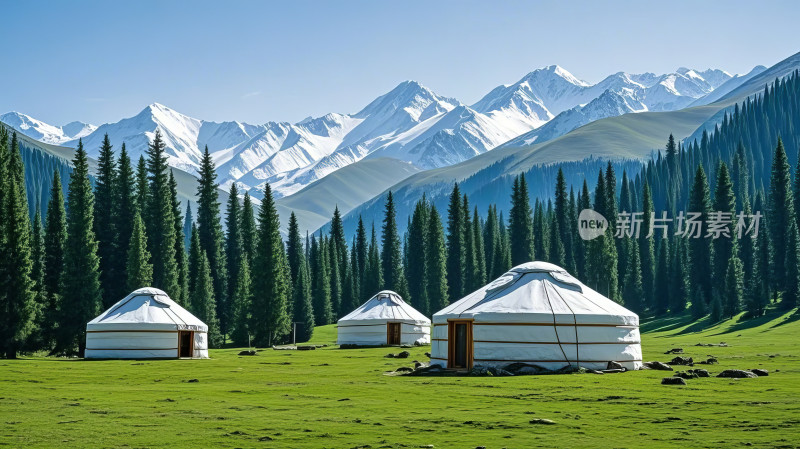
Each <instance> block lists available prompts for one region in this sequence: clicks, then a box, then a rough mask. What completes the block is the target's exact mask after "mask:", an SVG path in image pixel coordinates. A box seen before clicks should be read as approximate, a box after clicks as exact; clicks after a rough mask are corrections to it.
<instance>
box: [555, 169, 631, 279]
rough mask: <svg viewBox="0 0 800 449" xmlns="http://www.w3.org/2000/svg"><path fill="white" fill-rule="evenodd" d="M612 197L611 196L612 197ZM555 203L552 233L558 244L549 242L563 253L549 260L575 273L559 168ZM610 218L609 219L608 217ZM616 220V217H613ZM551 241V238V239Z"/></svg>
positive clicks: (567, 204) (567, 202) (565, 199)
mask: <svg viewBox="0 0 800 449" xmlns="http://www.w3.org/2000/svg"><path fill="white" fill-rule="evenodd" d="M608 170H609V172H610V173H611V174H612V175H613V170H612V168H611V162H609V163H608ZM612 197H613V195H612ZM555 198H556V201H555V227H554V229H556V228H557V231H556V232H555V233H554V234H555V235H557V236H558V240H559V242H558V243H556V244H555V245H553V243H552V242H551V248H552V247H554V246H555V247H556V248H558V247H560V248H562V251H563V253H564V255H563V257H562V256H561V255H560V254H559V255H555V256H554V255H553V254H551V255H550V257H551V259H553V258H555V259H557V260H558V262H556V261H553V263H555V264H556V265H559V264H560V265H561V266H563V267H564V268H566V270H567V271H569V272H570V273H574V272H575V259H574V253H573V250H572V234H571V233H570V224H569V222H568V221H567V220H568V219H569V197H568V196H567V181H566V179H565V178H564V171H563V170H562V169H561V167H559V168H558V175H557V177H556V197H555ZM609 218H610V217H609ZM614 218H616V217H614ZM551 239H552V237H551Z"/></svg>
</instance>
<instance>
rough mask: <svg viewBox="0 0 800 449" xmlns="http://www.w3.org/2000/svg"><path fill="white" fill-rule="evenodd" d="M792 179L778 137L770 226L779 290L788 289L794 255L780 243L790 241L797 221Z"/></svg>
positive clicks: (773, 272)
mask: <svg viewBox="0 0 800 449" xmlns="http://www.w3.org/2000/svg"><path fill="white" fill-rule="evenodd" d="M791 182H792V175H791V168H790V166H789V161H788V159H787V157H786V151H784V149H783V142H782V141H781V139H778V146H777V148H776V150H775V157H774V159H773V160H772V176H771V179H770V194H769V202H770V203H769V213H768V215H767V223H768V225H769V234H770V239H771V240H772V243H773V245H774V246H773V257H772V275H773V281H774V283H775V287H776V289H777V290H779V291H785V290H786V289H787V287H788V278H787V272H788V269H789V267H787V266H786V265H785V264H786V261H787V260H790V258H791V257H792V254H791V251H792V248H791V247H789V246H785V247H782V245H780V243H782V242H788V241H789V239H790V238H791V236H790V234H789V231H790V230H791V227H790V226H789V225H790V223H792V222H795V224H796V218H795V211H794V200H793V197H792V187H791Z"/></svg>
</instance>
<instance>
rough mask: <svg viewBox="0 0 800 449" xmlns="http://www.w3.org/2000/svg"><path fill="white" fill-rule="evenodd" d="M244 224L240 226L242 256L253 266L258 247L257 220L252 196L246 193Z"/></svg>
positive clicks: (243, 209) (243, 207)
mask: <svg viewBox="0 0 800 449" xmlns="http://www.w3.org/2000/svg"><path fill="white" fill-rule="evenodd" d="M241 218H242V222H241V224H240V225H239V226H240V229H241V234H242V254H243V256H244V257H246V258H247V262H248V264H249V265H250V266H251V267H252V266H253V255H254V253H255V247H256V219H255V215H254V213H253V203H252V201H251V200H250V194H249V193H247V192H245V193H244V199H243V200H242V217H241Z"/></svg>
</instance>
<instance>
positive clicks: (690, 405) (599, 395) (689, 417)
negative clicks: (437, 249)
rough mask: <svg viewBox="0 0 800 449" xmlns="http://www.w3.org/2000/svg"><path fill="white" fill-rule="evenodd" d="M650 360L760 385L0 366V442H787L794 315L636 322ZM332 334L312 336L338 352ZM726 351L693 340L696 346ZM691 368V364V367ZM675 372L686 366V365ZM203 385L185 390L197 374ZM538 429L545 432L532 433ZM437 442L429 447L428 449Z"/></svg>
mask: <svg viewBox="0 0 800 449" xmlns="http://www.w3.org/2000/svg"><path fill="white" fill-rule="evenodd" d="M642 329H643V330H646V332H644V333H643V335H642V348H643V350H644V354H645V359H646V360H660V361H665V362H668V361H669V360H670V359H671V358H672V357H673V356H672V355H665V354H664V352H666V351H667V350H669V349H672V348H675V347H681V348H683V349H684V351H685V354H683V355H684V356H687V357H693V358H694V359H695V360H701V359H702V360H704V359H706V358H708V355H709V354H710V355H713V356H715V357H717V358H718V359H719V364H718V365H707V366H706V365H704V366H700V367H702V368H707V369H708V370H709V371H710V372H711V373H712V376H713V375H715V374H717V373H719V372H721V371H722V370H724V369H729V368H739V369H753V368H763V369H767V370H769V376H768V377H760V378H756V379H739V380H734V379H721V378H716V377H711V378H700V379H692V380H688V381H687V382H688V385H687V386H665V385H661V379H662V378H663V377H668V376H670V375H671V374H672V373H671V372H666V371H635V372H628V373H623V374H606V375H595V374H572V375H555V376H523V377H397V376H386V375H384V373H385V372H387V371H392V370H394V369H396V368H398V367H400V366H411V365H412V361H413V360H421V361H427V358H426V357H425V356H424V354H423V353H424V352H426V351H429V349H428V348H427V347H421V348H413V349H410V350H409V351H410V352H411V356H410V357H409V358H408V359H404V360H398V359H387V358H384V355H385V354H386V353H388V352H390V351H391V352H398V350H397V349H394V350H392V349H387V348H373V349H359V350H340V349H336V348H334V347H332V346H331V347H326V348H322V349H318V350H315V351H273V350H265V351H261V352H259V353H258V355H257V356H254V357H252V356H251V357H241V356H237V354H238V352H239V350H238V349H226V350H211V357H212V359H211V360H166V361H153V360H149V361H120V360H117V361H93V362H84V361H81V360H77V359H53V358H38V357H36V358H27V359H22V360H17V361H13V360H2V361H0V371H2V372H3V373H4V375H3V376H0V391H2V393H0V414H1V415H2V416H3V431H2V432H0V445H7V446H11V447H55V446H58V447H154V446H157V447H262V446H263V447H291V448H296V447H362V448H366V447H372V448H378V447H437V448H440V447H476V446H486V447H534V446H545V447H609V446H611V447H640V446H643V445H644V446H654V447H663V446H673V445H676V444H680V445H682V446H684V447H714V448H722V447H742V446H745V445H747V446H750V445H752V446H754V447H793V446H794V445H796V443H797V441H796V436H797V430H796V428H797V426H798V424H800V418H798V411H800V405H798V404H800V349H798V347H797V345H796V336H797V335H798V333H800V321H799V320H798V316H797V315H796V314H795V315H789V314H786V315H781V314H772V315H768V316H766V317H762V318H759V319H757V320H753V321H748V320H742V319H741V318H736V319H733V320H729V321H725V322H723V323H721V324H718V325H715V326H712V327H708V328H705V327H704V323H703V322H700V323H696V324H690V323H689V322H687V321H686V319H685V318H674V319H661V320H655V321H650V322H647V323H645V324H644V325H643V327H642ZM334 339H335V327H334V326H326V327H323V328H317V330H316V336H315V339H314V341H315V342H316V343H325V342H327V343H332V342H333V340H334ZM720 342H726V343H727V345H728V346H727V347H705V346H696V345H697V344H698V343H703V344H718V343H720ZM696 367H697V366H696ZM679 368H680V367H679ZM193 379H196V381H192V382H190V380H193ZM537 419H547V420H551V421H553V422H554V424H552V425H542V424H537V423H536V421H535V420H537ZM429 445H433V446H429Z"/></svg>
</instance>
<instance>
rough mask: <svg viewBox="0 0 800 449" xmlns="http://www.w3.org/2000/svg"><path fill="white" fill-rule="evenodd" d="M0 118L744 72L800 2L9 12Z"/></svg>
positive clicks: (780, 42)
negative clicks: (545, 78)
mask: <svg viewBox="0 0 800 449" xmlns="http://www.w3.org/2000/svg"><path fill="white" fill-rule="evenodd" d="M2 9H3V17H4V18H3V21H2V24H0V41H2V42H3V43H4V51H3V56H4V59H5V63H4V64H3V69H2V70H0V85H2V86H3V92H2V94H0V113H2V112H6V111H10V110H17V111H20V112H24V113H27V114H29V115H32V116H34V117H36V118H39V119H41V120H44V121H46V122H48V123H52V124H56V125H60V124H64V123H66V122H69V121H72V120H82V121H87V122H91V123H95V124H100V123H104V122H110V121H117V120H119V119H120V118H123V117H129V116H132V115H134V114H136V113H137V112H139V111H140V110H141V109H142V108H144V107H145V106H146V105H148V104H150V103H153V102H159V103H163V104H165V105H167V106H170V107H172V108H174V109H176V110H178V111H180V112H183V113H185V114H188V115H190V116H193V117H197V118H202V119H206V120H216V121H221V120H241V121H247V122H251V123H263V122H266V121H269V120H275V121H282V120H286V121H292V122H294V121H298V120H301V119H303V118H304V117H306V116H308V115H313V116H318V115H322V114H325V113H328V112H342V113H351V112H356V111H358V110H359V109H361V108H362V107H363V106H365V105H366V104H367V103H368V102H369V101H371V100H372V99H374V98H375V97H376V96H378V95H380V94H383V93H385V92H387V91H389V90H390V89H391V88H393V87H394V86H395V85H396V84H398V83H399V82H401V81H403V80H406V79H414V80H417V81H419V82H421V83H422V84H424V85H426V86H427V87H429V88H431V89H433V90H434V91H435V92H437V93H439V94H440V95H445V96H450V97H455V98H458V99H459V100H461V101H462V102H465V103H467V104H471V103H473V102H475V101H477V100H478V99H479V98H480V97H481V96H482V95H484V94H485V93H487V92H488V91H489V90H491V89H492V88H493V87H495V86H497V85H499V84H504V83H512V82H514V81H516V80H518V79H519V78H521V77H522V76H523V75H525V74H526V73H527V72H530V71H531V70H533V69H535V68H537V67H542V66H546V65H550V64H558V65H561V66H562V67H564V68H566V69H567V70H569V71H570V72H572V73H573V74H574V75H575V76H577V77H578V78H582V79H584V80H586V81H589V82H596V81H599V80H600V79H602V78H603V77H604V76H606V75H608V74H610V73H613V72H616V71H620V70H622V71H628V72H644V71H651V72H656V73H662V72H667V71H672V70H675V69H676V68H678V67H679V66H687V67H692V68H698V69H705V68H708V67H715V68H722V69H725V70H728V71H729V72H732V73H733V72H738V73H743V72H746V71H748V70H749V69H750V68H752V67H753V66H755V65H757V64H763V65H767V66H769V65H772V64H774V63H776V62H778V61H780V60H782V59H784V58H785V57H788V56H790V55H791V54H794V53H796V52H798V51H800V46H799V45H797V44H798V42H800V41H799V40H798V39H797V36H796V33H797V26H798V24H797V19H798V17H800V2H793V1H773V2H753V1H751V2H738V1H705V2H695V1H680V0H679V1H669V2H653V3H647V2H642V1H635V2H634V1H630V2H623V1H616V2H600V1H586V2H569V3H568V2H533V1H524V2H515V1H508V2H472V1H457V2H456V1H444V2H432V1H409V0H403V1H291V2H289V1H287V2H278V1H275V2H265V1H258V2H257V1H225V2H220V1H213V2H212V1H195V2H188V1H186V2H184V1H136V2H133V1H128V2H122V1H114V2H105V1H104V2H100V1H79V2H60V1H55V0H52V1H48V2H45V1H11V2H4V3H3V8H2Z"/></svg>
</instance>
